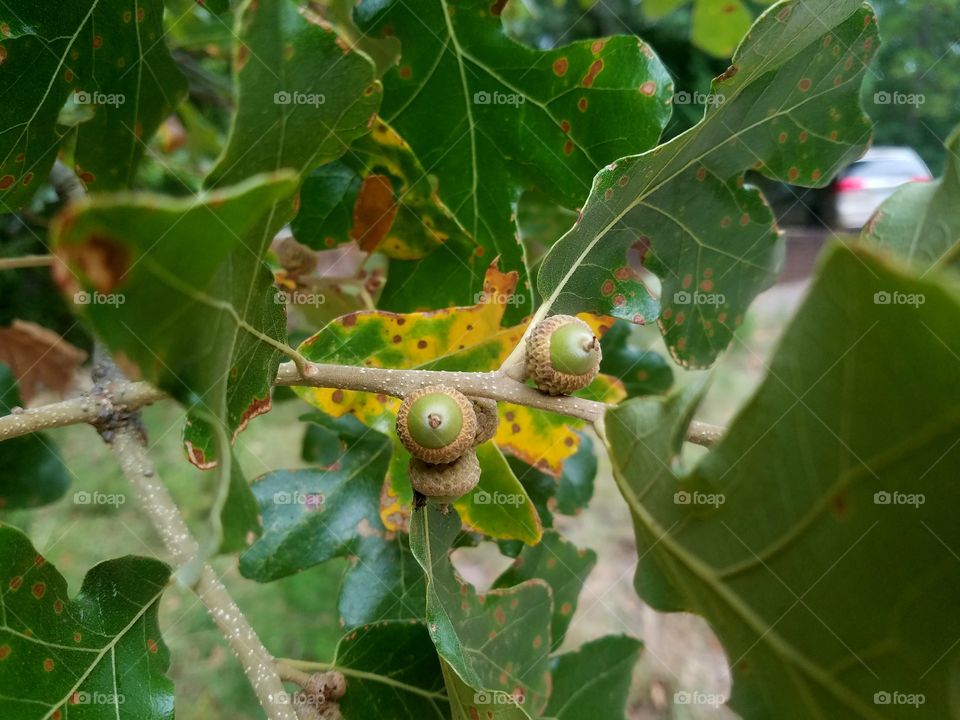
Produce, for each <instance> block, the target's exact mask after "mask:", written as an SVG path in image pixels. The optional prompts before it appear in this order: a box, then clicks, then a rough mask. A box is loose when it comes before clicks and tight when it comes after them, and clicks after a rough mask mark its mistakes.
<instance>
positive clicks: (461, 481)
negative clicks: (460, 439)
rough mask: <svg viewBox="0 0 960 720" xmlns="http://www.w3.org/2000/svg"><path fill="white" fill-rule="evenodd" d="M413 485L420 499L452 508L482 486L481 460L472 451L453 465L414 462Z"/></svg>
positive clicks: (411, 472) (411, 463) (411, 464)
mask: <svg viewBox="0 0 960 720" xmlns="http://www.w3.org/2000/svg"><path fill="white" fill-rule="evenodd" d="M408 472H409V475H410V484H411V485H412V486H413V489H414V490H415V491H416V492H417V493H419V494H420V495H423V496H426V497H428V498H430V499H431V500H433V501H435V502H437V503H440V504H448V503H452V502H454V501H455V500H457V499H459V498H461V497H463V496H464V495H466V494H467V493H468V492H470V491H471V490H473V489H474V488H475V487H476V486H477V483H478V482H480V460H479V459H477V451H476V450H474V449H473V448H472V447H471V448H470V449H469V450H467V451H466V452H465V453H463V455H461V456H460V457H458V458H457V459H456V460H454V461H453V462H450V463H438V464H431V463H427V462H424V461H423V460H421V459H419V458H411V459H410V466H409V468H408Z"/></svg>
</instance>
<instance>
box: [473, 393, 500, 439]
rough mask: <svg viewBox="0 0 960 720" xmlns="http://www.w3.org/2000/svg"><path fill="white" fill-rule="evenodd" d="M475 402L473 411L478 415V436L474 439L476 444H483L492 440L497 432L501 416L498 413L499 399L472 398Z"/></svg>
mask: <svg viewBox="0 0 960 720" xmlns="http://www.w3.org/2000/svg"><path fill="white" fill-rule="evenodd" d="M470 402H472V403H473V412H474V414H475V415H476V416H477V436H476V437H475V438H474V439H473V444H474V445H482V444H483V443H485V442H486V441H487V440H492V439H493V436H494V435H496V434H497V425H498V424H499V423H500V417H499V416H498V415H497V401H496V400H490V399H489V398H470Z"/></svg>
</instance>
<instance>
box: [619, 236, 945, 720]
mask: <svg viewBox="0 0 960 720" xmlns="http://www.w3.org/2000/svg"><path fill="white" fill-rule="evenodd" d="M883 292H888V293H902V294H903V296H904V297H907V296H910V297H913V298H915V299H916V302H915V303H914V304H883V303H878V302H876V301H875V296H876V295H877V294H878V293H883ZM921 299H922V300H921ZM958 315H960V293H958V292H957V290H956V288H955V286H953V285H946V284H938V283H937V282H935V281H933V280H922V279H918V278H917V277H915V276H913V275H911V274H909V273H908V272H906V270H905V269H904V268H903V267H901V266H899V265H889V264H887V263H886V262H884V261H883V260H882V259H880V258H878V257H877V256H874V255H871V254H870V253H868V252H866V251H864V250H858V251H854V250H850V249H848V248H844V247H842V246H837V247H834V248H832V249H831V250H830V251H829V252H828V254H827V257H826V259H825V260H824V262H823V263H822V266H821V268H820V272H819V274H818V277H817V279H816V280H815V282H814V284H813V287H812V288H811V290H810V293H809V295H808V297H807V299H806V301H805V302H804V304H803V305H802V306H801V308H800V310H799V311H798V313H797V315H796V317H795V318H794V320H793V322H792V323H791V324H790V326H789V327H788V328H787V330H786V332H785V335H784V337H783V339H782V340H781V343H780V346H779V348H778V350H777V351H776V352H775V354H774V356H773V358H772V359H771V361H770V363H769V369H768V375H767V378H766V379H765V380H764V381H763V382H762V383H761V385H760V387H759V389H758V390H757V391H756V394H755V395H754V396H753V397H752V398H751V399H750V400H749V401H747V403H746V404H745V405H744V407H743V408H742V409H741V410H740V412H739V414H738V415H737V416H736V419H735V420H734V421H733V423H732V425H731V426H730V428H729V429H728V430H727V432H726V434H725V435H724V437H723V439H722V440H720V442H719V443H718V444H717V445H715V446H714V447H713V449H712V450H711V451H710V452H709V453H708V454H707V455H705V456H704V457H703V458H702V460H701V461H700V462H699V463H698V464H696V466H695V467H693V468H692V469H691V470H690V471H689V472H684V471H683V469H682V463H681V461H680V460H679V453H680V450H681V445H682V441H683V438H684V436H685V432H686V428H687V426H688V424H689V421H690V418H691V416H692V414H693V412H694V410H695V408H696V404H697V400H698V396H699V394H700V393H699V391H698V390H696V389H695V390H693V391H690V390H687V391H685V392H684V393H682V394H679V395H674V396H671V397H669V398H666V399H646V398H639V399H636V400H632V401H629V402H627V403H625V404H623V405H621V406H620V407H617V408H614V409H613V410H610V411H609V412H608V413H607V416H606V421H605V427H606V432H607V438H608V441H609V449H610V454H611V459H612V462H613V467H614V474H615V476H616V479H617V483H618V484H619V486H620V490H621V492H622V493H623V496H624V498H625V499H626V500H627V503H628V505H629V506H630V509H631V511H632V513H633V519H634V526H635V531H636V539H637V547H638V551H639V553H640V557H641V560H640V564H639V567H638V569H637V575H636V581H635V582H636V587H637V591H638V593H639V594H640V595H641V596H642V597H643V598H644V599H645V600H646V602H648V603H650V604H651V605H652V606H653V607H654V608H656V609H659V610H662V611H676V610H683V611H688V612H697V613H699V614H701V615H703V616H704V617H705V618H706V619H707V620H708V622H709V623H710V624H711V626H712V628H713V630H714V632H716V634H717V636H718V637H719V639H720V641H721V642H722V643H723V645H724V648H725V650H726V653H727V657H728V658H729V661H730V664H731V669H732V673H733V696H732V698H731V700H730V704H731V706H732V708H733V709H734V710H736V711H737V712H739V713H740V714H741V715H743V716H744V717H776V718H782V719H783V720H793V719H794V718H796V719H797V720H799V719H800V718H804V719H806V718H810V717H830V718H834V717H836V718H839V717H843V718H871V719H872V720H878V719H879V718H905V717H912V716H914V715H915V714H916V712H917V710H916V708H915V707H914V706H913V705H904V704H896V703H891V704H889V705H888V704H883V703H880V704H878V703H877V701H876V700H875V697H876V696H877V694H878V693H889V694H893V693H901V694H907V695H910V694H917V693H919V694H921V695H922V696H924V697H925V702H924V704H923V706H922V714H923V716H924V717H930V718H934V717H937V718H940V717H943V718H946V717H949V716H950V715H951V713H952V708H953V707H954V705H953V701H952V700H953V699H955V696H954V695H953V691H954V689H955V675H954V673H955V670H956V666H957V660H958V658H960V646H958V645H956V644H955V641H956V638H957V637H958V635H960V616H958V615H957V614H956V613H955V612H954V611H953V608H955V607H956V606H957V604H958V603H960V586H958V584H957V583H956V582H954V578H955V577H956V574H957V567H958V565H957V563H958V560H957V556H956V552H955V551H954V550H953V548H960V525H958V524H957V522H956V516H955V509H956V506H957V502H958V499H960V498H958V486H957V483H956V476H957V467H958V466H960V443H957V437H958V436H960V408H958V406H957V403H956V398H957V397H958V395H960V380H958V377H960V375H958V373H957V369H958V362H960V361H958V360H957V358H958V357H960V325H958V323H957V317H958ZM921 365H922V367H923V368H924V370H923V372H917V371H916V369H917V368H918V367H920V366H921ZM891 378H896V382H891V381H890V380H891ZM881 697H882V696H881Z"/></svg>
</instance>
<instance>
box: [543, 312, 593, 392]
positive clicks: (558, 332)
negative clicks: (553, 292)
mask: <svg viewBox="0 0 960 720" xmlns="http://www.w3.org/2000/svg"><path fill="white" fill-rule="evenodd" d="M599 369H600V340H599V339H598V338H597V336H596V335H594V334H593V330H592V329H591V328H590V326H589V325H587V324H586V323H585V322H583V320H580V319H579V318H575V317H573V316H572V315H552V316H551V317H548V318H547V319H546V320H544V321H543V322H541V323H540V324H539V325H537V327H536V328H535V329H534V331H533V332H532V333H531V334H530V337H528V338H527V374H528V375H529V376H530V377H531V378H532V379H533V381H534V382H535V383H536V385H537V387H538V388H539V389H540V390H542V391H543V392H545V393H549V394H550V395H569V394H570V393H572V392H574V391H576V390H580V389H581V388H585V387H586V386H587V385H589V384H590V383H591V382H593V379H594V378H595V377H596V376H597V372H598V371H599Z"/></svg>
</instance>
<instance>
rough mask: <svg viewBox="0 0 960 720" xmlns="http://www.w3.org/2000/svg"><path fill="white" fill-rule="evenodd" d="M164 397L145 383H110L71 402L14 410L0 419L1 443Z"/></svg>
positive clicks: (91, 420)
mask: <svg viewBox="0 0 960 720" xmlns="http://www.w3.org/2000/svg"><path fill="white" fill-rule="evenodd" d="M165 397H167V395H166V393H164V392H161V391H160V390H157V389H156V388H155V387H153V386H152V385H150V384H148V383H145V382H129V381H127V380H119V381H114V382H110V383H109V384H106V385H104V386H102V387H100V388H94V389H93V390H91V391H90V392H85V393H84V394H83V395H81V396H80V397H76V398H73V399H71V400H64V401H63V402H58V403H52V404H50V405H43V406H41V407H38V408H31V409H29V410H24V409H22V408H14V409H13V411H12V412H11V413H10V414H9V415H5V416H3V417H0V440H9V439H10V438H14V437H18V436H20V435H27V434H29V433H33V432H39V431H41V430H49V429H50V428H58V427H66V426H67V425H79V424H80V423H89V424H91V425H93V424H96V423H97V422H99V421H101V420H102V419H104V418H107V417H109V416H111V415H113V414H115V413H118V412H133V411H134V410H139V409H140V408H142V407H144V406H146V405H152V404H153V403H155V402H157V401H158V400H163V399H164V398H165Z"/></svg>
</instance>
